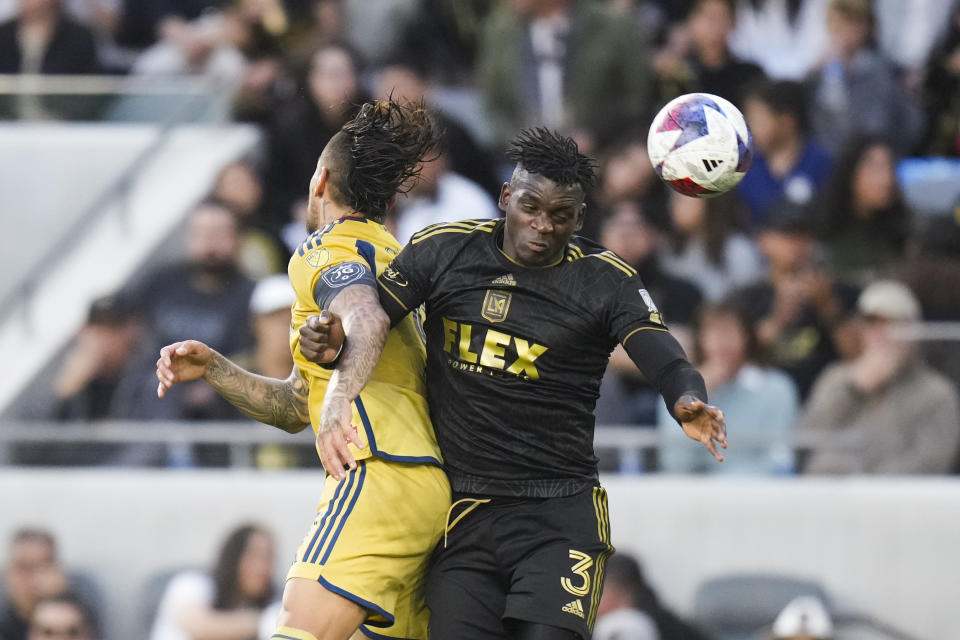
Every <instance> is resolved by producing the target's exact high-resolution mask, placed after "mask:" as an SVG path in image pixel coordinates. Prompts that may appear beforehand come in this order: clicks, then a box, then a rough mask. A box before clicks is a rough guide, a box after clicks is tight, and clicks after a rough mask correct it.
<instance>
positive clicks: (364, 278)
mask: <svg viewBox="0 0 960 640" xmlns="http://www.w3.org/2000/svg"><path fill="white" fill-rule="evenodd" d="M351 284H365V285H369V286H371V287H376V286H377V281H376V280H375V279H374V277H373V274H372V273H371V272H370V267H368V266H367V265H365V264H362V263H360V262H341V263H340V264H338V265H336V266H334V267H331V268H329V269H327V270H326V271H324V272H323V274H322V275H321V276H320V279H319V280H317V284H316V286H315V287H314V288H313V297H314V299H315V300H316V301H317V304H318V305H320V308H321V309H326V308H328V307H329V306H330V302H331V301H332V300H333V298H334V297H335V296H336V295H337V293H339V292H340V290H341V289H343V288H344V287H346V286H348V285H351Z"/></svg>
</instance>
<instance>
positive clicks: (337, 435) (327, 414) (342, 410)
mask: <svg viewBox="0 0 960 640" xmlns="http://www.w3.org/2000/svg"><path fill="white" fill-rule="evenodd" d="M352 418H353V410H352V408H351V404H350V402H349V401H348V400H347V399H346V398H327V399H326V401H325V402H324V405H323V412H322V413H321V415H320V425H319V427H318V428H317V453H318V454H320V462H322V463H323V468H324V469H326V471H327V473H329V474H330V475H331V476H333V477H334V478H336V479H337V480H343V479H344V478H345V477H346V472H345V471H344V469H345V468H347V467H349V468H350V469H356V468H357V461H356V460H355V459H354V457H353V454H352V453H350V448H349V447H348V446H347V445H348V444H349V443H351V442H352V443H353V444H354V445H356V447H357V448H359V449H363V447H364V444H363V441H362V440H361V439H360V434H359V433H358V432H357V430H356V429H355V428H354V427H353V425H352V424H351V422H352Z"/></svg>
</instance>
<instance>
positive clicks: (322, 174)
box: [313, 167, 330, 198]
mask: <svg viewBox="0 0 960 640" xmlns="http://www.w3.org/2000/svg"><path fill="white" fill-rule="evenodd" d="M317 172H318V173H317V185H316V187H314V189H313V195H314V197H317V198H319V197H320V196H322V195H323V192H324V191H326V189H327V179H328V178H329V177H330V170H329V169H327V168H326V167H320V168H319V169H317Z"/></svg>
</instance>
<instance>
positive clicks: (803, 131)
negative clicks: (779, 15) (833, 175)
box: [737, 80, 831, 229]
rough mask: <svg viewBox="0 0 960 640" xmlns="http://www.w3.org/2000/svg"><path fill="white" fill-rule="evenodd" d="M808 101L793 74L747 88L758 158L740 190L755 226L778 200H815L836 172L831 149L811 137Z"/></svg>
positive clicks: (748, 116) (745, 106) (747, 111)
mask: <svg viewBox="0 0 960 640" xmlns="http://www.w3.org/2000/svg"><path fill="white" fill-rule="evenodd" d="M805 102H806V94H805V93H804V90H803V87H802V85H800V84H798V83H796V82H792V81H788V80H781V81H764V82H761V83H759V84H757V85H754V86H753V87H751V88H750V89H748V90H747V93H746V98H745V99H744V103H743V109H744V116H745V117H746V119H747V124H748V125H749V126H750V132H751V133H752V134H753V162H752V164H751V165H750V170H749V171H747V173H746V175H745V176H744V177H743V180H741V181H740V184H739V185H738V187H737V193H738V195H739V196H740V197H741V198H742V199H743V201H744V202H745V203H746V204H747V206H748V207H749V208H750V225H751V227H753V228H755V229H756V228H759V227H762V226H763V224H764V222H765V221H766V218H767V216H768V215H769V212H770V207H771V205H773V204H774V203H775V202H777V201H778V200H781V199H787V200H789V201H791V202H795V203H797V204H800V205H806V204H809V203H810V202H811V201H812V200H813V199H814V198H815V197H816V196H817V194H818V191H819V189H820V188H821V187H822V186H823V184H824V183H825V182H826V181H827V178H828V177H829V175H830V168H831V159H830V154H828V153H827V151H826V149H824V148H823V147H821V146H820V145H819V144H817V143H815V142H813V141H812V140H810V138H809V121H808V119H807V113H806V104H805Z"/></svg>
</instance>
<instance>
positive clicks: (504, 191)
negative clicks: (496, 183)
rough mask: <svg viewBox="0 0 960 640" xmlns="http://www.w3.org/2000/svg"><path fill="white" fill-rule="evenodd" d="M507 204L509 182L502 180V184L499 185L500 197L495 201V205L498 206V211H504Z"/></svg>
mask: <svg viewBox="0 0 960 640" xmlns="http://www.w3.org/2000/svg"><path fill="white" fill-rule="evenodd" d="M508 204H510V183H509V182H504V183H503V186H502V187H500V199H499V200H498V201H497V206H498V207H500V211H503V212H504V213H506V212H507V205H508Z"/></svg>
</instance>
